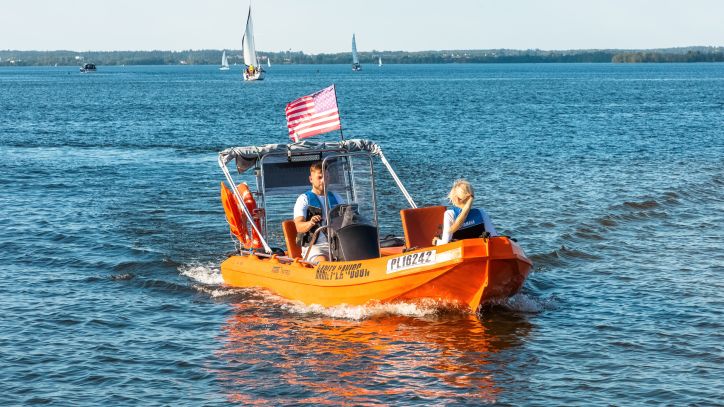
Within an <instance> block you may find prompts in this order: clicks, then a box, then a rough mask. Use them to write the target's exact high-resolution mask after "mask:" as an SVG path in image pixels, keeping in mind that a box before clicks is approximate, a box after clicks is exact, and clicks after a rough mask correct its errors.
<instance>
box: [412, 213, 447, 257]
mask: <svg viewBox="0 0 724 407" xmlns="http://www.w3.org/2000/svg"><path fill="white" fill-rule="evenodd" d="M446 210H447V208H446V207H444V206H426V207H424V208H411V209H403V210H401V211H400V218H402V230H403V232H404V233H405V247H406V248H408V249H409V248H411V247H429V246H432V238H433V237H435V236H440V234H441V233H442V223H443V216H444V215H445V211H446Z"/></svg>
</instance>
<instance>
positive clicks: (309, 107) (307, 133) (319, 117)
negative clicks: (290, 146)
mask: <svg viewBox="0 0 724 407" xmlns="http://www.w3.org/2000/svg"><path fill="white" fill-rule="evenodd" d="M285 111H286V116H287V127H288V128H289V137H290V138H291V139H292V140H293V141H295V142H297V141H299V140H301V139H304V138H308V137H312V136H316V135H318V134H322V133H327V132H330V131H334V130H339V129H340V128H341V126H342V124H341V122H340V120H339V109H338V108H337V96H336V94H335V91H334V85H332V86H329V87H327V88H324V89H322V90H320V91H318V92H316V93H313V94H311V95H307V96H302V97H301V98H299V99H297V100H294V101H292V102H290V103H289V104H287V108H286V110H285Z"/></svg>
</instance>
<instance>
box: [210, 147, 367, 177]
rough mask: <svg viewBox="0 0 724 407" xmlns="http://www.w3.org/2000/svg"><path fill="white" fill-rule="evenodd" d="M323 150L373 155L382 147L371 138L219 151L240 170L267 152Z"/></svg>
mask: <svg viewBox="0 0 724 407" xmlns="http://www.w3.org/2000/svg"><path fill="white" fill-rule="evenodd" d="M323 151H342V152H348V153H352V152H357V151H367V152H369V153H371V154H373V155H379V153H380V148H379V146H378V145H377V144H375V143H373V142H372V141H369V140H362V139H352V140H343V141H334V142H325V141H311V140H303V141H300V142H298V143H292V144H266V145H262V146H248V147H231V148H227V149H226V150H224V151H222V152H220V153H219V158H220V160H221V161H222V162H223V163H224V164H228V163H229V161H231V160H234V159H236V167H237V169H238V170H239V172H244V171H246V170H247V169H249V168H251V167H253V166H254V165H256V163H257V161H259V160H260V159H261V158H262V157H264V156H265V155H267V154H287V155H289V156H290V157H291V156H295V155H304V154H310V153H315V152H323Z"/></svg>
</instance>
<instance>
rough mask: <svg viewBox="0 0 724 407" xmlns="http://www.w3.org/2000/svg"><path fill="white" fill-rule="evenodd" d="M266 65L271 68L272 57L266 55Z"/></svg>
mask: <svg viewBox="0 0 724 407" xmlns="http://www.w3.org/2000/svg"><path fill="white" fill-rule="evenodd" d="M266 66H267V68H271V58H269V57H266Z"/></svg>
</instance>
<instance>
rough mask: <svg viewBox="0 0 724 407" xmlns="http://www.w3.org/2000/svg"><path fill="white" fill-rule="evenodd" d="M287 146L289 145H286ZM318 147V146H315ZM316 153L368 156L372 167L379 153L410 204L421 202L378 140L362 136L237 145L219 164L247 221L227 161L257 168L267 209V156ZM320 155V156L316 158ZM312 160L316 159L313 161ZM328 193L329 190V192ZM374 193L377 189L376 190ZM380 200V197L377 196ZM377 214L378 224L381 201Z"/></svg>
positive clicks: (266, 247)
mask: <svg viewBox="0 0 724 407" xmlns="http://www.w3.org/2000/svg"><path fill="white" fill-rule="evenodd" d="M285 147H286V148H285ZM315 147H316V148H315ZM315 154H319V157H321V158H322V159H323V160H325V159H326V158H327V157H325V154H327V156H333V155H335V154H337V155H339V156H350V157H351V156H352V155H358V154H359V155H363V154H364V155H367V156H368V157H369V158H370V166H371V167H372V156H378V157H379V158H380V161H381V162H382V164H383V165H384V166H385V168H387V171H388V172H389V173H390V175H391V176H392V178H393V180H394V181H395V183H396V184H397V187H398V188H399V189H400V191H401V192H402V194H403V195H404V196H405V199H406V200H407V202H408V203H409V204H410V207H411V208H417V204H415V201H414V200H413V199H412V196H410V194H409V193H408V192H407V189H406V188H405V186H404V185H403V184H402V181H400V178H399V177H398V176H397V174H396V173H395V171H394V170H393V169H392V166H391V165H390V163H389V162H388V161H387V158H386V157H385V155H384V154H383V153H382V149H381V148H380V147H379V146H378V145H377V144H375V143H372V142H371V141H368V140H360V139H353V140H346V141H342V142H339V143H319V142H309V141H302V142H299V143H293V144H287V145H282V144H269V145H266V146H259V147H257V146H251V147H236V148H228V149H226V150H224V151H222V152H220V153H219V158H218V163H219V166H220V167H221V170H222V172H223V173H224V176H225V178H226V181H227V182H228V183H229V185H230V186H231V191H232V192H233V194H234V196H235V197H236V199H237V201H238V203H239V208H240V209H241V210H242V212H244V215H245V216H246V218H247V220H250V219H252V215H251V214H250V213H249V210H248V209H247V208H246V205H243V204H242V203H243V202H244V200H243V199H242V197H241V195H240V194H239V191H238V190H237V189H236V183H235V182H234V179H233V177H232V176H231V173H230V172H229V168H228V167H227V164H228V163H229V162H230V161H232V160H234V159H235V160H236V163H237V165H236V167H237V170H239V173H243V172H245V171H246V170H248V169H250V168H254V175H255V176H256V184H257V191H256V195H257V196H259V197H261V200H260V201H261V207H262V208H263V209H264V210H266V199H265V195H266V192H265V185H264V165H263V164H264V163H263V162H264V159H265V158H266V157H268V156H269V157H271V156H274V157H278V156H284V155H286V157H287V159H288V161H289V162H292V161H294V157H298V158H297V159H301V157H305V158H306V157H308V156H312V155H315ZM315 158H316V157H315ZM309 161H310V162H311V161H312V160H309ZM371 175H372V182H373V186H374V170H372V174H371ZM325 192H326V191H325ZM373 195H374V192H373ZM374 199H376V197H375V198H374ZM374 208H375V209H374V215H375V224H378V222H377V203H376V202H375V203H374ZM249 223H250V224H251V227H252V229H253V230H254V231H255V232H256V233H257V234H258V235H259V240H260V241H261V244H262V246H263V247H264V251H265V252H266V253H267V254H271V253H272V250H271V247H270V246H269V243H267V241H266V237H265V236H264V234H263V233H262V231H261V230H259V228H257V226H256V224H255V223H254V222H251V221H249ZM262 225H263V227H262V229H264V230H266V215H265V216H264V218H263V220H262Z"/></svg>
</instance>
